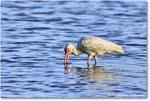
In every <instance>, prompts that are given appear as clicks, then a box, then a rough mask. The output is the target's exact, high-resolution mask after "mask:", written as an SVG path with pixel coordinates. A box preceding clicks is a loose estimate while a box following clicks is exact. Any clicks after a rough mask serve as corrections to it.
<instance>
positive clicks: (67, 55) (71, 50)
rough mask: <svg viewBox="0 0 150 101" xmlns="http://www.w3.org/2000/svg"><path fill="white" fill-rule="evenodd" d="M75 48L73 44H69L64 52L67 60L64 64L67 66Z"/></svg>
mask: <svg viewBox="0 0 150 101" xmlns="http://www.w3.org/2000/svg"><path fill="white" fill-rule="evenodd" d="M73 49H74V46H73V44H71V43H69V44H67V45H66V47H65V49H64V51H65V58H64V62H65V64H66V63H68V59H69V55H70V54H71V53H72V52H73Z"/></svg>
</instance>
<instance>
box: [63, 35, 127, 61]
mask: <svg viewBox="0 0 150 101" xmlns="http://www.w3.org/2000/svg"><path fill="white" fill-rule="evenodd" d="M64 51H65V59H64V63H65V64H67V63H68V59H69V55H70V53H72V54H73V55H75V56H78V55H80V54H82V53H86V54H87V55H88V60H87V63H88V64H89V63H90V59H91V58H92V57H93V58H94V60H95V64H96V63H97V56H98V55H104V54H107V53H124V50H123V48H122V47H121V46H120V45H117V44H115V43H112V42H110V41H106V40H104V39H102V38H99V37H94V36H87V37H82V38H81V39H80V40H79V42H78V45H77V49H76V48H75V46H74V45H73V44H71V43H69V44H67V45H66V47H65V49H64Z"/></svg>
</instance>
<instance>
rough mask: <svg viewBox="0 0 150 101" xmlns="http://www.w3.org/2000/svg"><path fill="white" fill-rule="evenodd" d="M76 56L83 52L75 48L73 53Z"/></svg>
mask: <svg viewBox="0 0 150 101" xmlns="http://www.w3.org/2000/svg"><path fill="white" fill-rule="evenodd" d="M72 53H73V54H74V55H75V56H78V55H80V54H81V53H82V52H81V51H79V50H78V49H76V48H75V47H74V48H73V52H72Z"/></svg>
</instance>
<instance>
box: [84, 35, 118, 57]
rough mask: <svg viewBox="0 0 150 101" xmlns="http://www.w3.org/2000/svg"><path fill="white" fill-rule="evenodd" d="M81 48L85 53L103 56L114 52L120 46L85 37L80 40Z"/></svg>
mask: <svg viewBox="0 0 150 101" xmlns="http://www.w3.org/2000/svg"><path fill="white" fill-rule="evenodd" d="M82 48H83V49H84V51H85V52H87V53H94V54H96V55H103V54H105V53H113V52H115V51H116V50H117V49H118V48H120V46H119V45H117V44H114V43H112V42H110V41H106V40H104V39H101V38H97V37H86V38H84V39H83V40H82Z"/></svg>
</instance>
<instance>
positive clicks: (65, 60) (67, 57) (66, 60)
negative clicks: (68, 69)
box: [64, 48, 70, 64]
mask: <svg viewBox="0 0 150 101" xmlns="http://www.w3.org/2000/svg"><path fill="white" fill-rule="evenodd" d="M69 55H70V49H69V48H66V49H65V59H64V62H65V64H67V63H68V59H69Z"/></svg>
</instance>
